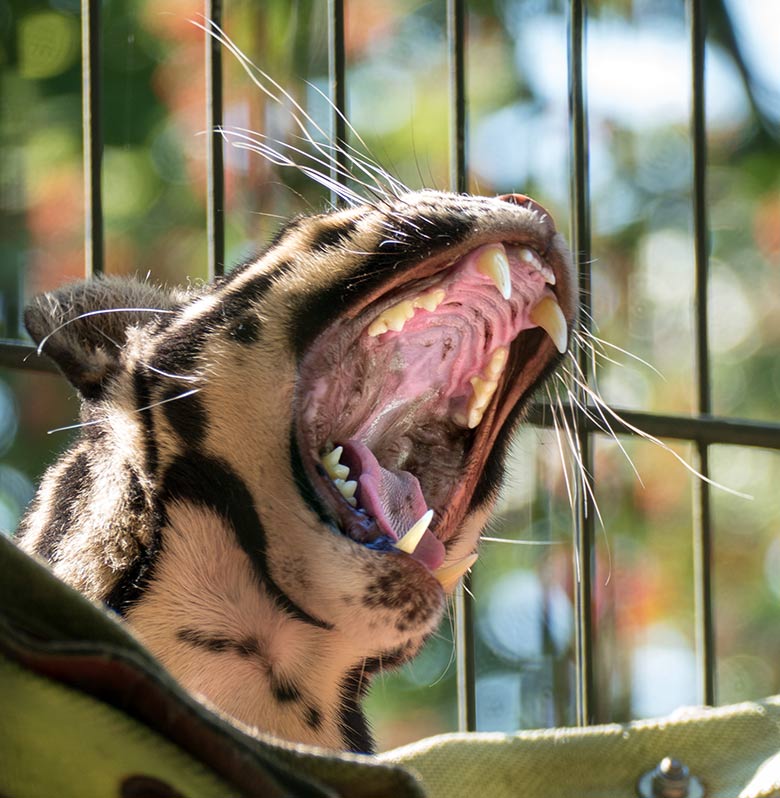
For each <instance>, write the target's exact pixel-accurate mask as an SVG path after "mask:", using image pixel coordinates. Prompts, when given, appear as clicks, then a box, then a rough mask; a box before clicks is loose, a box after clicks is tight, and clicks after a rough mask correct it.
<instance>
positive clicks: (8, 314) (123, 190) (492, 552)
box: [0, 0, 780, 746]
mask: <svg viewBox="0 0 780 798" xmlns="http://www.w3.org/2000/svg"><path fill="white" fill-rule="evenodd" d="M225 6H226V8H225V29H226V31H227V32H228V34H229V35H231V36H232V37H233V38H234V39H235V41H236V43H237V44H238V46H239V47H240V48H241V49H242V51H243V52H245V53H246V54H247V56H248V57H249V58H250V59H251V60H252V61H253V62H254V63H255V64H256V65H257V66H258V67H259V68H260V69H262V70H264V71H265V72H267V73H268V74H269V75H270V76H271V77H272V78H273V80H275V81H277V82H278V84H279V85H280V86H283V87H284V88H285V90H286V91H288V92H289V93H290V95H291V96H292V97H294V98H295V99H296V100H297V101H298V102H299V103H301V105H302V106H303V107H305V108H306V110H307V111H308V113H309V114H310V115H311V117H312V118H313V120H315V121H316V123H317V124H319V125H320V126H321V127H322V128H323V129H325V130H327V124H328V108H327V105H326V103H325V102H324V100H323V99H322V98H321V97H320V95H319V94H318V93H317V91H316V90H315V89H314V88H312V87H317V88H319V89H321V90H325V88H326V75H327V48H326V31H327V18H326V4H325V3H313V2H306V1H305V0H299V1H298V2H289V1H286V0H285V1H283V0H266V2H264V3H252V2H249V0H235V1H234V2H233V1H231V2H228V3H226V4H225ZM102 12H103V13H102V17H103V19H102V32H103V42H104V44H103V63H102V69H103V72H102V74H103V91H102V113H101V121H102V124H103V129H104V138H105V150H104V163H103V165H104V173H103V187H104V197H105V221H106V264H107V270H108V271H109V272H110V273H115V274H132V273H135V274H139V275H146V274H147V273H149V274H150V276H151V279H154V280H158V281H164V282H169V283H180V282H184V281H186V280H189V279H195V280H197V279H202V278H204V277H205V274H206V251H205V247H206V238H205V201H206V161H205V158H206V156H205V145H206V138H205V136H204V135H203V133H204V131H205V125H206V123H205V83H204V77H203V52H204V42H203V33H202V31H201V30H200V29H199V28H198V27H197V25H195V24H193V22H192V21H193V20H196V21H197V20H198V19H199V14H200V12H201V7H200V6H199V5H198V4H196V3H192V2H187V0H121V1H120V0H105V2H103V3H102ZM708 12H709V15H710V40H709V49H708V79H707V81H708V82H707V86H706V88H707V102H708V105H707V109H708V117H709V131H708V145H709V163H710V172H709V196H710V208H709V212H710V221H711V227H712V240H711V246H712V269H711V287H710V303H711V343H712V355H713V364H712V365H713V373H712V377H713V385H714V396H713V403H714V408H715V412H716V413H718V414H720V415H729V416H738V417H744V418H752V419H766V420H777V418H778V412H777V396H778V394H780V358H778V357H777V351H778V339H780V313H778V312H777V310H778V307H777V303H778V297H780V268H778V267H780V233H778V231H780V151H779V150H778V127H777V119H778V117H780V114H778V105H780V103H779V102H778V95H779V93H780V86H778V83H777V82H775V83H774V84H771V83H767V81H766V79H765V78H764V77H762V74H763V73H761V71H760V65H761V63H762V62H761V59H762V58H764V59H766V58H767V57H769V58H772V57H774V58H776V52H777V51H778V48H780V43H777V46H776V47H775V49H774V50H773V51H772V52H770V53H768V54H767V53H766V52H764V49H766V46H767V45H766V43H765V41H763V40H761V39H760V38H759V39H756V38H755V36H753V35H752V34H751V33H750V31H751V30H752V28H751V27H750V26H749V25H748V23H749V22H750V21H751V19H752V17H751V16H750V15H751V14H752V15H753V16H756V15H758V17H759V20H758V29H759V30H760V29H761V27H762V24H763V28H765V29H767V30H771V27H772V20H776V12H775V11H774V6H773V0H762V2H755V3H753V2H751V3H748V0H728V2H727V1H726V0H711V2H710V3H709V4H708ZM762 14H763V15H765V17H766V19H764V20H763V23H762V18H761V15H762ZM347 15H348V30H347V59H348V84H347V85H348V113H349V116H350V119H351V122H352V123H353V125H354V126H355V128H356V130H357V131H359V133H360V135H361V136H362V137H363V139H364V140H365V142H366V145H367V148H368V151H369V152H370V153H371V156H372V157H373V158H374V159H375V160H376V161H377V162H378V163H379V164H381V165H382V167H384V168H385V169H387V170H388V171H389V172H390V173H391V174H393V175H394V176H395V177H397V178H398V179H399V180H402V181H403V182H405V183H406V184H407V185H409V186H410V187H412V188H418V187H422V186H427V187H436V188H446V187H447V183H448V177H447V175H448V150H447V147H448V145H447V140H448V119H449V113H450V111H449V108H450V99H449V96H448V92H447V90H446V86H447V69H448V67H447V53H446V40H445V14H444V4H443V3H438V2H437V3H420V2H414V0H395V1H394V0H381V1H380V2H376V3H347ZM775 27H776V28H778V29H780V26H775ZM79 30H80V19H79V4H78V3H77V2H75V0H50V2H43V0H0V141H1V146H2V152H3V158H2V162H1V163H0V231H1V234H0V259H1V261H2V267H0V297H1V299H2V304H1V305H0V335H2V336H3V337H6V338H19V337H22V336H23V332H22V330H21V326H20V314H21V307H22V306H23V304H24V302H25V301H26V299H28V298H29V297H30V296H31V295H32V294H34V293H37V292H39V291H42V290H46V289H49V288H52V287H54V286H56V285H60V284H62V283H64V282H66V281H68V280H73V279H77V278H78V277H79V276H80V275H81V274H82V273H83V259H84V248H83V240H82V237H83V223H84V219H83V210H82V204H83V187H82V158H81V100H80V92H81V73H80V51H79V45H80V33H79ZM588 36H589V40H588V48H589V49H588V78H589V85H588V92H589V100H590V153H591V198H592V203H593V204H592V211H593V221H594V242H593V254H594V263H593V280H594V292H593V297H592V299H593V306H594V319H593V322H594V331H595V334H596V335H597V336H598V337H599V339H602V340H603V341H605V342H608V343H603V344H602V343H600V342H598V341H597V342H596V345H597V348H598V352H599V354H598V358H597V359H598V375H597V376H598V384H599V386H600V390H601V392H602V394H603V395H604V397H605V398H606V399H607V400H608V401H609V402H611V403H612V404H613V405H614V406H616V407H618V408H619V407H630V408H639V409H642V410H647V411H659V412H661V411H662V412H673V413H683V414H684V413H688V412H691V411H692V410H693V407H694V385H693V377H692V374H693V318H694V317H693V287H694V276H693V240H692V232H691V227H692V221H691V218H692V217H691V190H690V184H691V140H690V136H689V133H688V106H689V97H688V89H687V87H688V85H689V71H688V70H689V66H688V61H687V39H686V37H687V29H686V20H685V18H684V15H683V10H682V4H679V3H678V2H672V1H671V0H657V1H656V2H649V1H648V0H644V1H643V0H611V1H610V0H600V1H599V2H592V3H591V4H590V26H589V34H588ZM762 48H763V49H762ZM467 65H468V92H469V95H468V100H469V106H468V107H469V159H470V166H471V173H470V187H471V189H472V190H473V191H475V192H478V193H484V194H492V193H497V192H509V191H523V192H525V193H529V194H532V195H534V196H536V197H537V198H538V199H539V200H540V201H541V202H543V204H545V205H546V206H547V207H548V208H549V209H550V210H551V211H552V212H553V214H554V215H555V217H556V219H557V221H558V225H559V227H560V228H561V229H562V230H565V229H566V226H567V219H568V213H569V209H568V202H569V198H568V188H569V177H568V128H567V87H566V17H565V7H564V3H563V2H560V1H556V0H472V2H470V3H469V34H468V61H467ZM775 71H776V70H775ZM265 82H266V85H269V84H268V81H265ZM277 93H278V92H277ZM225 96H226V100H225V125H226V126H229V127H232V128H236V129H238V128H245V129H249V130H252V131H256V132H257V133H259V134H264V135H267V136H269V137H271V138H273V139H278V140H279V141H280V142H286V143H287V144H288V145H291V146H295V147H298V146H300V139H299V134H300V131H298V130H297V129H296V127H295V125H294V121H293V116H292V114H291V103H290V101H289V100H285V101H283V102H282V103H276V102H274V101H272V100H271V99H270V98H269V97H268V96H267V95H266V94H264V93H263V92H262V91H261V90H260V89H258V87H257V86H256V85H254V84H253V83H252V81H251V80H250V79H249V76H248V75H247V74H246V73H245V71H244V70H243V69H242V68H241V66H240V64H239V63H238V61H237V59H235V58H233V57H231V56H230V55H229V54H227V53H226V58H225ZM316 135H318V134H316V133H315V136H316ZM351 141H352V143H353V144H355V145H356V146H359V144H358V142H357V140H356V139H355V138H354V137H353V138H352V140H351ZM277 146H279V147H280V148H282V147H284V146H285V145H284V144H278V145H277ZM226 185H227V207H226V209H225V213H226V222H227V241H228V257H227V259H228V261H229V262H231V263H235V262H237V261H240V260H241V259H243V258H245V257H246V256H247V255H248V254H250V253H252V252H253V251H256V250H257V249H259V248H261V247H262V243H263V241H265V240H267V239H268V238H269V237H270V236H271V235H272V234H273V232H274V230H275V229H276V228H277V227H278V225H279V224H280V221H281V219H284V218H287V217H289V216H291V215H294V214H296V213H299V212H306V211H310V210H315V211H318V210H322V209H324V208H326V207H327V206H328V202H329V198H328V195H327V192H326V191H325V190H324V189H323V188H322V187H321V186H319V185H317V184H316V183H315V182H314V181H312V180H310V179H309V178H307V177H306V176H305V175H303V174H301V173H299V172H297V171H296V170H294V169H290V168H287V169H285V168H281V167H275V166H273V165H271V164H270V163H268V162H267V161H265V160H264V159H262V158H261V157H260V156H259V155H256V154H253V153H251V152H248V151H247V150H241V149H238V148H235V147H230V146H227V147H226ZM621 350H627V351H628V352H630V353H632V354H633V355H635V356H637V357H640V358H642V359H644V360H646V361H647V362H648V363H650V364H652V366H653V368H649V367H646V366H644V365H642V364H641V363H639V362H637V361H635V360H633V359H632V358H631V357H629V356H627V355H625V354H623V353H622V352H621ZM615 361H618V362H615ZM653 369H657V370H658V371H659V372H661V374H662V375H663V376H660V375H659V374H658V373H657V372H656V371H654V370H653ZM0 379H2V382H0V457H2V462H0V526H2V527H3V528H5V529H6V530H10V529H11V528H12V527H13V526H14V525H15V523H16V520H17V519H18V516H19V514H20V512H21V511H22V508H23V506H24V504H25V503H26V501H27V500H29V497H30V495H31V493H32V490H33V487H32V486H33V483H34V482H35V480H36V479H37V478H38V476H39V475H40V473H41V471H42V469H43V468H44V466H45V465H46V464H47V463H49V462H51V461H52V459H53V458H54V456H55V454H56V451H58V450H59V449H61V448H62V447H64V446H65V445H66V443H67V440H68V438H67V433H55V434H54V435H52V436H47V435H46V431H47V430H48V429H52V428H55V427H59V426H64V425H67V424H68V423H73V421H74V420H75V418H76V414H77V408H76V403H75V400H74V399H73V398H72V397H71V396H70V393H69V391H68V389H67V388H65V386H63V385H62V383H61V382H60V381H59V380H58V379H57V378H56V377H52V376H47V375H36V374H32V373H26V372H25V373H18V372H17V373H10V372H4V373H2V374H0ZM563 437H564V438H565V435H564V436H563ZM620 442H621V443H622V444H623V445H624V446H625V449H626V450H627V454H628V456H630V458H631V460H632V461H633V463H634V464H635V466H636V470H637V472H638V474H639V476H640V477H641V481H640V479H639V478H638V477H637V474H636V473H634V470H633V468H632V466H631V465H630V464H629V462H628V460H627V459H626V457H625V455H624V453H623V452H622V451H621V449H620V448H619V447H618V446H617V445H616V443H615V442H613V441H612V440H611V439H609V438H608V437H606V436H605V437H604V439H603V440H602V439H599V441H598V445H597V447H596V473H595V476H596V481H597V498H598V502H599V507H600V509H601V514H602V517H603V527H602V526H599V538H598V546H597V576H598V579H597V628H596V635H597V637H596V641H597V669H598V673H597V681H598V683H599V686H600V688H601V689H600V693H599V695H600V699H599V705H598V707H597V713H598V717H599V718H600V719H602V720H617V721H619V720H625V719H628V718H631V717H635V716H638V715H645V714H659V713H661V712H665V711H668V710H670V709H672V708H673V707H674V706H676V705H678V704H680V703H693V702H696V701H697V695H696V691H695V666H696V663H695V657H694V629H693V604H692V589H691V586H692V578H693V576H692V546H691V526H692V518H691V513H692V511H691V504H692V499H691V495H692V478H691V477H689V475H688V474H687V473H686V472H685V471H684V470H683V469H682V467H681V466H679V465H678V464H677V463H676V461H675V460H674V459H673V458H672V457H671V455H670V454H668V453H667V452H665V451H664V450H663V449H662V448H661V447H659V446H653V445H650V444H647V443H640V442H637V441H628V440H626V439H621V440H620ZM679 451H680V454H681V455H682V456H683V457H686V458H688V457H689V456H690V452H688V451H687V449H686V448H685V447H682V448H681V449H680V450H679ZM570 466H571V463H569V467H570ZM779 469H780V462H779V461H778V455H777V454H776V453H773V452H766V451H761V450H754V451H750V450H740V449H737V448H736V447H716V448H715V449H714V450H713V475H714V477H715V479H717V480H719V481H720V482H722V483H723V484H725V485H728V486H729V487H732V488H734V489H736V490H741V491H744V492H747V493H751V494H753V495H754V499H753V501H751V502H748V501H746V500H744V499H740V498H736V497H734V496H732V495H729V494H726V493H722V492H717V491H716V492H715V522H716V528H717V535H716V570H715V591H716V612H717V616H716V617H717V652H718V697H719V700H721V701H732V700H738V699H744V698H754V697H758V696H760V695H763V694H767V693H770V692H778V691H780V665H779V664H778V663H780V650H778V649H779V648H780V644H779V643H778V640H780V638H779V637H778V636H777V634H776V633H775V626H776V624H777V621H778V618H780V612H779V609H780V607H779V603H780V578H779V577H778V574H779V573H780V529H779V526H780V507H778V498H777V492H776V490H775V489H774V486H775V485H777V484H778V481H779V480H780V470H779ZM571 478H572V477H571V476H570V477H569V480H571ZM570 490H571V485H570V484H569V485H568V486H567V481H566V477H565V476H564V469H563V468H562V466H561V463H560V456H559V446H558V443H557V441H556V439H555V437H554V435H553V434H552V433H548V432H544V431H541V430H533V429H530V430H525V431H524V432H523V433H522V434H521V435H520V436H519V438H518V441H517V444H516V446H515V449H514V453H513V457H512V462H511V468H510V479H509V484H508V487H507V490H506V492H505V495H504V497H503V498H502V500H501V502H500V505H499V508H498V512H497V516H496V520H495V522H494V525H493V528H492V529H491V531H490V536H491V537H494V538H502V539H505V540H507V541H510V542H504V543H500V542H487V543H485V544H484V546H483V553H482V556H481V559H480V562H479V564H478V565H477V567H476V569H475V574H474V592H475V596H476V616H477V654H478V663H477V664H478V674H477V679H478V681H477V696H478V717H479V722H480V727H481V728H485V729H500V730H504V731H508V730H511V729H514V728H521V727H534V726H549V725H556V724H563V723H571V722H572V721H573V692H572V690H573V667H574V666H573V657H572V647H573V634H572V623H573V620H572V613H573V610H572V595H573V589H574V583H575V580H576V567H575V566H574V565H573V557H572V551H571V545H570V537H571V535H570V532H571V514H570V511H569V507H568V499H567V494H568V492H569V491H570ZM454 689H455V688H454V669H453V654H452V633H451V629H450V626H449V624H448V623H445V624H444V625H443V627H442V629H441V630H440V632H439V634H438V635H437V636H436V637H435V638H434V639H433V640H431V641H430V644H429V646H428V648H427V649H426V650H425V652H424V653H423V654H422V655H421V656H420V658H418V659H417V660H416V661H415V662H413V663H412V664H410V665H408V666H407V667H405V668H404V669H402V670H401V671H400V672H399V673H397V674H391V675H387V676H385V677H383V678H382V679H380V680H379V681H378V682H377V684H376V687H375V689H374V691H373V695H372V698H371V702H370V703H371V708H370V711H371V714H372V715H373V717H374V718H375V719H376V726H377V731H378V736H379V739H380V742H381V743H382V744H383V745H385V746H389V745H394V744H398V743H401V742H406V741H409V740H413V739H415V738H418V737H420V736H423V735H424V734H430V733H434V732H437V731H442V730H453V729H455V727H456V711H455V704H454Z"/></svg>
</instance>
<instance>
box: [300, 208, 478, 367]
mask: <svg viewBox="0 0 780 798" xmlns="http://www.w3.org/2000/svg"><path fill="white" fill-rule="evenodd" d="M435 222H436V225H435V233H434V234H433V235H430V236H427V237H423V236H420V235H418V234H417V233H416V231H415V230H414V229H413V228H411V227H409V229H408V230H404V229H403V228H404V224H403V221H402V220H400V221H398V222H397V223H396V224H397V226H398V227H399V228H401V229H400V230H399V231H398V233H399V235H397V236H396V238H402V239H403V240H400V241H399V240H391V239H390V238H388V240H386V241H383V242H382V243H381V244H380V245H379V249H378V250H377V251H376V252H375V253H373V254H371V255H366V256H365V257H364V258H363V259H362V261H361V265H360V270H359V272H358V273H353V274H345V275H342V276H340V277H338V278H337V279H334V280H333V281H332V282H331V284H330V285H328V287H327V288H324V289H323V290H322V291H319V292H318V293H317V294H316V295H314V296H312V297H309V298H305V299H304V301H303V304H302V306H301V307H300V308H299V309H298V312H297V314H296V320H295V327H294V329H293V330H292V335H291V338H292V345H293V347H294V348H295V352H296V354H297V355H298V356H299V357H300V356H301V355H302V354H303V353H304V352H305V351H306V348H307V347H308V346H309V344H310V343H311V342H312V341H313V340H314V338H316V337H317V335H319V333H320V332H322V330H323V329H324V328H325V327H326V326H327V325H328V324H330V323H331V322H332V321H333V320H334V319H336V318H338V317H340V316H342V315H343V314H344V313H345V312H346V311H347V310H348V309H349V308H350V307H351V306H352V305H353V304H354V303H355V302H356V301H357V300H358V299H359V298H360V297H361V296H363V295H365V294H367V293H370V292H371V291H373V290H374V289H375V288H377V287H378V286H379V285H381V283H383V282H385V281H386V280H387V279H388V278H390V277H397V276H398V275H399V274H403V272H405V271H408V270H409V269H411V268H413V267H414V266H417V265H418V264H419V263H421V262H422V261H423V260H427V259H428V258H430V257H432V256H433V255H434V254H436V253H437V252H440V251H442V250H446V248H447V247H451V246H453V245H454V244H457V243H459V242H460V241H462V240H463V239H464V238H466V237H467V236H468V234H469V232H470V231H471V229H472V227H473V221H472V220H470V219H468V218H466V215H465V214H464V215H463V216H461V217H458V216H455V215H453V214H448V215H446V216H445V215H442V216H441V218H438V217H437V218H436V220H435ZM431 229H432V232H433V227H432V228H431ZM392 235H393V233H392V232H389V233H388V236H392Z"/></svg>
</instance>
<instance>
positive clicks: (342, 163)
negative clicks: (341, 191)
mask: <svg viewBox="0 0 780 798" xmlns="http://www.w3.org/2000/svg"><path fill="white" fill-rule="evenodd" d="M346 68H347V59H346V48H345V43H344V0H328V84H329V91H330V102H331V113H330V132H331V137H332V139H333V144H334V145H335V148H334V149H333V150H332V154H333V163H332V164H331V167H330V177H331V180H333V182H334V183H336V184H338V183H344V182H346V177H345V175H347V174H348V173H349V165H348V158H347V146H348V144H347V84H346V78H345V74H346ZM330 198H331V202H332V203H333V204H334V205H343V204H344V201H343V199H342V198H341V197H339V195H338V193H337V192H336V191H331V193H330Z"/></svg>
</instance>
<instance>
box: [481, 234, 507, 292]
mask: <svg viewBox="0 0 780 798" xmlns="http://www.w3.org/2000/svg"><path fill="white" fill-rule="evenodd" d="M476 265H477V271H480V272H482V274H484V275H485V276H486V277H489V278H490V279H491V280H492V281H493V282H494V283H495V284H496V288H498V290H499V291H500V292H501V296H502V297H504V299H509V298H510V297H511V296H512V275H511V274H510V271H509V259H508V258H507V256H506V250H504V245H503V244H491V245H490V246H489V247H485V249H483V250H482V252H480V253H479V255H478V256H477V263H476Z"/></svg>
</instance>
